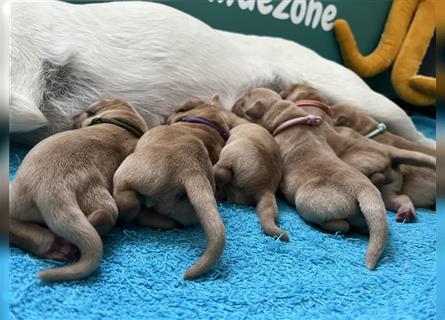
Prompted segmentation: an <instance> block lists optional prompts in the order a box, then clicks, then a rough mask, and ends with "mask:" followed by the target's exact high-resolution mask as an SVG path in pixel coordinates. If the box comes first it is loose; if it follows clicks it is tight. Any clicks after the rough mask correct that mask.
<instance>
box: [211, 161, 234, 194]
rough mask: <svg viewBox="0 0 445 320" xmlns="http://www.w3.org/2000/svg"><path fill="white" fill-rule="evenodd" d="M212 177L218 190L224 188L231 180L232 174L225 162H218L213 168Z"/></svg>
mask: <svg viewBox="0 0 445 320" xmlns="http://www.w3.org/2000/svg"><path fill="white" fill-rule="evenodd" d="M213 176H214V177H215V182H216V185H217V186H218V187H219V188H222V187H224V186H225V185H227V184H228V183H229V182H230V180H231V179H232V176H233V172H232V169H231V166H230V165H229V164H228V163H226V162H224V163H223V162H222V161H218V162H217V163H216V164H215V165H214V166H213Z"/></svg>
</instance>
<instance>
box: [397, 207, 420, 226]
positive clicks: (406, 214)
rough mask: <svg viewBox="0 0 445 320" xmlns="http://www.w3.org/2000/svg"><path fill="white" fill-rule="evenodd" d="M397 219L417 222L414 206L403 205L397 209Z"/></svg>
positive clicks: (405, 221)
mask: <svg viewBox="0 0 445 320" xmlns="http://www.w3.org/2000/svg"><path fill="white" fill-rule="evenodd" d="M396 221H397V222H404V223H412V222H416V213H415V211H414V210H413V208H411V207H408V206H402V207H400V208H399V210H398V211H397V215H396Z"/></svg>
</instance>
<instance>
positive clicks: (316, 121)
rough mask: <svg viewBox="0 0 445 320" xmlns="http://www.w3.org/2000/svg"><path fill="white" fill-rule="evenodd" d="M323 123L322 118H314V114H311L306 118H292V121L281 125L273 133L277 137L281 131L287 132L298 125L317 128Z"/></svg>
mask: <svg viewBox="0 0 445 320" xmlns="http://www.w3.org/2000/svg"><path fill="white" fill-rule="evenodd" d="M320 123H321V118H320V117H319V116H314V115H312V114H309V115H307V116H305V117H298V118H292V119H290V120H287V121H284V122H283V123H282V124H280V125H279V126H278V127H277V128H276V129H275V130H274V132H273V133H272V135H273V136H276V135H277V134H279V133H280V132H281V131H283V130H286V129H287V128H290V127H293V126H295V125H297V124H304V125H307V126H311V127H315V126H319V125H320Z"/></svg>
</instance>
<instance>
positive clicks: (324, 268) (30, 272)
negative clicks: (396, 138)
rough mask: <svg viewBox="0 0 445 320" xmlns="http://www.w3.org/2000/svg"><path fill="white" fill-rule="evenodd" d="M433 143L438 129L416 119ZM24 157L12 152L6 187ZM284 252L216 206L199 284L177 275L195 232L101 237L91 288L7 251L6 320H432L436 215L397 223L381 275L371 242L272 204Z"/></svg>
mask: <svg viewBox="0 0 445 320" xmlns="http://www.w3.org/2000/svg"><path fill="white" fill-rule="evenodd" d="M413 119H414V121H415V122H416V125H417V126H418V127H419V128H420V129H421V130H422V131H423V132H424V133H425V134H427V135H428V136H429V137H433V138H434V137H435V121H434V120H431V119H427V118H424V117H414V118H413ZM25 153H26V149H24V148H23V147H20V146H18V145H12V146H11V154H10V161H11V163H10V169H11V178H12V177H13V175H14V173H15V169H16V168H17V166H18V165H19V163H20V160H21V158H22V157H23V155H24V154H25ZM279 209H280V219H279V222H280V225H281V226H282V227H283V229H285V230H287V231H288V232H289V235H290V237H291V242H289V243H287V244H286V243H281V242H280V241H277V240H273V239H271V238H268V237H266V236H263V234H262V233H261V231H260V227H259V223H258V220H257V218H256V215H255V211H254V209H253V208H250V207H245V206H237V205H232V204H229V203H221V204H219V210H220V213H221V215H222V218H223V220H224V223H225V225H226V231H227V246H226V250H225V252H224V254H223V256H222V257H221V259H220V260H219V262H218V264H217V265H216V267H215V268H214V269H213V271H212V272H210V273H209V275H208V276H207V277H204V278H202V279H200V280H198V281H184V280H182V272H183V271H184V270H185V269H186V268H187V267H189V266H190V265H191V264H192V263H193V262H195V261H196V259H197V258H198V257H199V256H200V255H201V253H202V252H203V250H204V248H205V238H204V235H203V233H202V231H201V229H200V227H199V226H197V227H192V228H188V229H184V230H173V231H157V230H151V229H148V228H141V227H136V226H127V227H125V228H123V227H119V228H116V229H115V230H113V232H111V233H110V234H108V235H106V236H104V245H105V252H104V259H103V261H102V264H101V266H100V268H99V270H98V271H97V272H96V273H95V274H94V275H93V276H92V277H90V278H88V279H86V280H83V281H78V282H71V283H63V284H50V285H48V284H43V283H40V282H39V281H38V280H37V279H36V276H35V275H36V272H37V271H39V270H41V269H44V268H48V267H52V266H55V265H56V263H54V262H49V261H42V260H39V259H36V258H34V257H32V256H30V255H28V254H27V253H24V252H23V251H21V250H19V249H16V248H11V249H10V254H11V257H10V299H11V304H10V311H9V314H10V318H11V319H27V320H29V319H64V320H66V319H124V318H132V319H135V318H137V319H178V318H179V319H198V318H199V319H245V318H250V319H252V318H254V319H379V320H382V319H416V320H417V319H433V318H434V317H435V308H436V303H435V300H436V294H435V293H436V251H435V248H436V215H435V214H433V213H434V212H431V211H428V210H418V220H419V221H418V223H415V224H399V223H396V222H394V213H389V214H388V220H389V224H390V235H389V242H388V245H387V248H386V250H385V252H384V254H383V257H382V259H381V261H380V263H379V265H378V268H377V270H375V271H373V272H370V271H368V270H367V269H366V268H365V267H364V263H363V259H364V255H365V250H366V247H367V244H368V241H367V238H365V237H362V236H359V235H354V234H352V235H349V234H348V235H340V234H338V235H330V234H327V233H324V232H322V231H320V230H318V229H316V228H314V227H311V226H309V225H307V224H306V223H304V222H303V221H302V220H301V218H299V216H298V215H297V214H296V213H295V210H294V209H293V208H292V207H291V206H289V205H287V204H286V203H285V202H284V201H283V200H280V202H279Z"/></svg>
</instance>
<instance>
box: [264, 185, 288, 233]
mask: <svg viewBox="0 0 445 320" xmlns="http://www.w3.org/2000/svg"><path fill="white" fill-rule="evenodd" d="M256 212H257V215H258V218H259V219H260V224H261V227H262V228H263V231H264V233H265V234H267V235H268V236H271V237H274V236H277V237H280V239H281V240H283V241H289V236H288V234H287V232H286V231H283V230H282V229H281V228H279V227H278V226H277V224H276V222H275V219H276V217H277V215H278V208H277V201H276V198H275V195H274V194H273V193H272V192H270V191H266V192H265V193H263V194H262V195H261V197H260V198H259V201H258V202H257V205H256Z"/></svg>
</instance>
